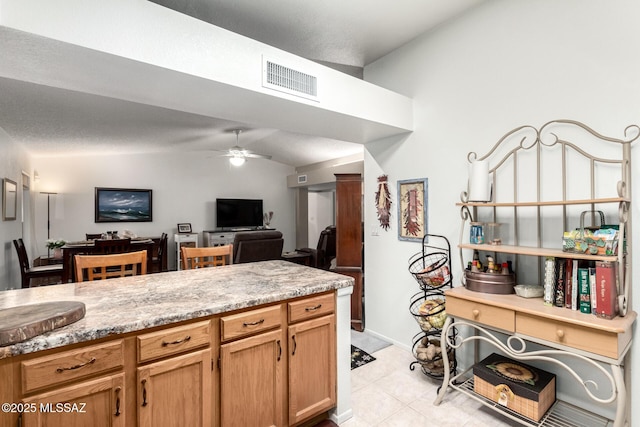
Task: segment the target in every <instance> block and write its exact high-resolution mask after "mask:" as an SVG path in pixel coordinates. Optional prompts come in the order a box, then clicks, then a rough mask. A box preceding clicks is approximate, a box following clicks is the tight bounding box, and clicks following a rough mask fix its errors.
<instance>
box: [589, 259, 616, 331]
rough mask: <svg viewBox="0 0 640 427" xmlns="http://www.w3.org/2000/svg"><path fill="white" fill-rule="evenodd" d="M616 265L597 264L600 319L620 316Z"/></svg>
mask: <svg viewBox="0 0 640 427" xmlns="http://www.w3.org/2000/svg"><path fill="white" fill-rule="evenodd" d="M615 265H616V264H615V263H614V262H610V261H597V262H596V283H595V292H596V295H595V298H596V309H595V311H594V314H595V315H596V316H598V317H604V318H606V319H613V318H614V317H616V316H617V314H618V288H617V285H616V268H615Z"/></svg>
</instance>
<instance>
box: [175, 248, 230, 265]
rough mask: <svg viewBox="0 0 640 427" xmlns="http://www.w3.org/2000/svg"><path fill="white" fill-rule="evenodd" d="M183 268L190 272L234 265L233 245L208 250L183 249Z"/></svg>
mask: <svg viewBox="0 0 640 427" xmlns="http://www.w3.org/2000/svg"><path fill="white" fill-rule="evenodd" d="M181 250H182V268H183V270H189V269H193V268H202V267H217V266H219V265H227V264H232V263H233V245H224V246H210V247H206V248H188V247H184V246H183V247H182V248H181Z"/></svg>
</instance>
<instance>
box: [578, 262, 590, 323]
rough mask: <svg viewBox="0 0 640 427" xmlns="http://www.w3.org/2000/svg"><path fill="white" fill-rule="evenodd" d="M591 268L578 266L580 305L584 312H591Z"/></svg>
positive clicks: (581, 310)
mask: <svg viewBox="0 0 640 427" xmlns="http://www.w3.org/2000/svg"><path fill="white" fill-rule="evenodd" d="M589 282H590V280H589V269H588V268H578V307H579V308H580V312H582V313H591V292H590V283H589Z"/></svg>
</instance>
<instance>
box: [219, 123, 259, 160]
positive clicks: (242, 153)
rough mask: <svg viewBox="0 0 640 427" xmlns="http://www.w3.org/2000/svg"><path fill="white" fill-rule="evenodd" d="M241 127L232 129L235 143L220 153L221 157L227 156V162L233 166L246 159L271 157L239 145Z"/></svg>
mask: <svg viewBox="0 0 640 427" xmlns="http://www.w3.org/2000/svg"><path fill="white" fill-rule="evenodd" d="M241 132H242V129H234V130H233V133H235V134H236V145H234V146H233V147H231V148H229V149H227V150H226V151H225V152H224V153H222V154H220V156H223V157H229V163H231V164H232V165H233V166H242V165H243V164H244V162H245V161H246V160H247V159H248V158H251V159H267V160H268V159H271V156H269V155H266V154H258V153H255V152H253V151H251V150H247V149H246V148H242V147H240V143H239V139H240V133H241Z"/></svg>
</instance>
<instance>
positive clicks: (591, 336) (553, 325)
mask: <svg viewBox="0 0 640 427" xmlns="http://www.w3.org/2000/svg"><path fill="white" fill-rule="evenodd" d="M516 332H517V333H519V334H523V335H527V336H529V337H533V338H538V339H542V340H545V341H550V342H552V343H556V344H561V345H565V346H568V347H572V348H577V349H580V350H584V351H588V352H590V353H595V354H599V355H602V356H606V357H610V358H613V359H617V358H618V357H619V355H620V352H621V351H622V350H624V346H623V345H622V343H621V342H620V341H619V340H620V339H622V338H623V337H622V335H623V334H617V333H613V332H607V331H602V330H598V329H593V328H587V327H582V326H579V325H574V324H571V323H565V322H560V321H557V320H551V319H545V318H542V317H537V316H531V315H528V314H525V313H517V314H516Z"/></svg>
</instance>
